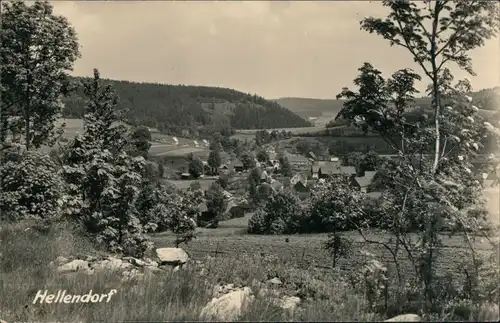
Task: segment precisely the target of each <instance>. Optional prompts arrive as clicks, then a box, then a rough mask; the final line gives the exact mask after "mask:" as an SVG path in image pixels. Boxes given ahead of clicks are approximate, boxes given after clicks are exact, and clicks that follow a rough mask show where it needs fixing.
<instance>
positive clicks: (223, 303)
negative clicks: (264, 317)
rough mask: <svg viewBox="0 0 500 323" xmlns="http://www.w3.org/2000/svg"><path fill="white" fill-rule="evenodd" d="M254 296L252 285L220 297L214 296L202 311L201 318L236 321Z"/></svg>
mask: <svg viewBox="0 0 500 323" xmlns="http://www.w3.org/2000/svg"><path fill="white" fill-rule="evenodd" d="M253 299H254V296H253V295H252V290H251V289H250V287H244V288H242V289H239V290H235V291H232V292H229V293H227V294H225V295H223V296H220V297H218V298H213V299H212V300H211V301H210V302H209V303H208V304H207V305H206V306H205V307H204V308H203V309H202V311H201V314H200V320H214V321H219V322H233V321H236V320H237V319H238V318H239V317H240V315H241V313H242V310H243V309H244V307H245V306H247V305H248V304H249V303H250V302H252V301H253Z"/></svg>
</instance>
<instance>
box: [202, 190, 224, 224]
mask: <svg viewBox="0 0 500 323" xmlns="http://www.w3.org/2000/svg"><path fill="white" fill-rule="evenodd" d="M205 198H206V199H207V209H208V212H209V213H210V214H211V216H212V225H213V226H212V227H217V225H218V223H219V221H221V220H223V218H224V214H225V212H226V208H227V200H226V197H225V196H224V192H223V189H222V187H221V186H220V185H219V184H217V183H213V184H212V185H211V186H210V188H209V189H208V190H207V192H206V194H205Z"/></svg>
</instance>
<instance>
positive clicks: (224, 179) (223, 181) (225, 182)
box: [215, 174, 229, 189]
mask: <svg viewBox="0 0 500 323" xmlns="http://www.w3.org/2000/svg"><path fill="white" fill-rule="evenodd" d="M215 182H216V183H217V184H219V185H220V186H221V187H222V188H223V189H227V188H228V186H229V176H227V175H225V174H222V175H220V176H219V178H217V180H216V181H215Z"/></svg>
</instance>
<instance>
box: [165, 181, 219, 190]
mask: <svg viewBox="0 0 500 323" xmlns="http://www.w3.org/2000/svg"><path fill="white" fill-rule="evenodd" d="M215 181H216V180H215V179H198V180H167V181H166V182H167V183H170V184H172V185H174V186H175V187H177V188H178V189H180V190H186V189H188V188H189V186H191V184H192V183H194V182H198V183H200V187H201V189H202V190H207V189H208V188H209V187H210V185H212V184H213V183H214V182H215Z"/></svg>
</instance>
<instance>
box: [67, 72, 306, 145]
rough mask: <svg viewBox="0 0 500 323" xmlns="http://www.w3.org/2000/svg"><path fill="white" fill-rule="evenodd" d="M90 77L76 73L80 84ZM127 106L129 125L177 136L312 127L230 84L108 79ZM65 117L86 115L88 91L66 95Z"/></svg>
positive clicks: (121, 105)
mask: <svg viewBox="0 0 500 323" xmlns="http://www.w3.org/2000/svg"><path fill="white" fill-rule="evenodd" d="M84 79H85V78H80V77H75V78H72V79H71V80H72V81H73V82H79V81H82V80H84ZM104 81H105V82H106V83H109V84H111V85H112V86H113V88H114V89H115V91H116V92H117V94H118V96H119V97H120V101H119V104H118V107H119V108H124V109H127V110H128V112H127V115H126V117H127V121H128V123H130V124H132V125H135V124H142V125H146V126H148V127H153V128H157V129H159V130H160V131H162V132H165V133H168V134H172V135H182V136H189V137H196V136H199V135H206V134H209V133H213V132H221V131H224V130H225V129H228V128H233V129H261V128H264V129H266V128H267V129H268V128H290V127H308V126H311V124H310V123H309V122H307V121H306V120H304V119H302V118H301V117H299V116H298V115H296V114H294V113H293V112H291V111H290V110H289V109H286V108H284V107H282V106H280V105H279V104H278V103H276V102H273V101H269V100H266V99H264V98H262V97H259V96H257V95H250V94H245V93H243V92H239V91H235V90H232V89H226V88H217V87H205V86H186V85H164V84H153V83H136V82H128V81H116V80H104ZM65 105H66V107H65V109H64V117H66V118H81V117H82V113H83V106H84V100H83V93H82V92H81V90H79V91H78V92H77V93H75V94H73V95H71V96H70V97H68V98H66V99H65Z"/></svg>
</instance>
